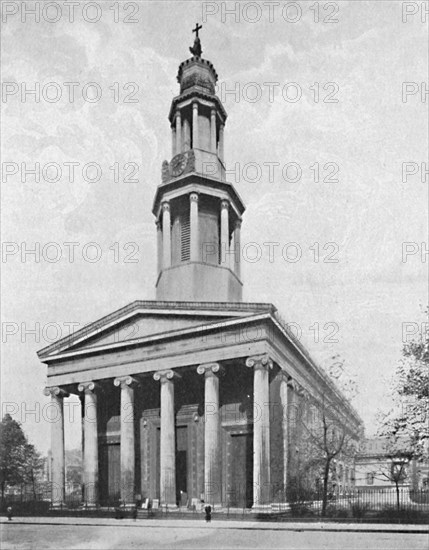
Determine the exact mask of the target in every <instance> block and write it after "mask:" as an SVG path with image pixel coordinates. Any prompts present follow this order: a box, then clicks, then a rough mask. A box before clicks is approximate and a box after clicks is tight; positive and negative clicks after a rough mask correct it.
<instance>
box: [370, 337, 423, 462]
mask: <svg viewBox="0 0 429 550" xmlns="http://www.w3.org/2000/svg"><path fill="white" fill-rule="evenodd" d="M393 384H394V386H393V391H394V407H393V408H392V409H391V410H389V411H388V412H387V414H383V413H381V415H380V416H381V417H380V421H381V426H380V429H379V435H382V436H386V437H388V439H389V440H390V441H391V442H392V445H395V444H396V445H397V446H398V445H399V446H403V442H404V441H406V442H407V445H408V451H411V452H412V455H413V457H414V458H417V459H419V458H420V459H423V458H426V459H427V458H429V423H428V410H429V332H426V333H425V334H420V335H419V336H418V337H417V338H415V339H414V340H412V341H410V342H407V343H405V345H404V347H403V350H402V359H401V361H400V363H399V366H398V368H397V370H396V374H395V379H394V381H393ZM399 450H401V449H399Z"/></svg>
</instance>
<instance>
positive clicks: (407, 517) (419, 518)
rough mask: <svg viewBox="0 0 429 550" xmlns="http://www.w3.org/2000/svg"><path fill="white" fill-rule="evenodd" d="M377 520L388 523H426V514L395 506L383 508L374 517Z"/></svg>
mask: <svg viewBox="0 0 429 550" xmlns="http://www.w3.org/2000/svg"><path fill="white" fill-rule="evenodd" d="M375 517H377V518H379V519H385V520H387V521H389V522H391V521H394V522H398V523H414V522H417V523H428V516H427V512H424V511H422V510H415V509H413V508H399V510H398V508H397V507H396V506H385V507H384V508H382V509H381V510H380V511H379V512H377V514H376V516H375Z"/></svg>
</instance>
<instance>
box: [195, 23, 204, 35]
mask: <svg viewBox="0 0 429 550" xmlns="http://www.w3.org/2000/svg"><path fill="white" fill-rule="evenodd" d="M202 28H203V26H202V25H198V23H196V26H195V29H192V32H195V33H197V38H198V31H199V30H200V29H202Z"/></svg>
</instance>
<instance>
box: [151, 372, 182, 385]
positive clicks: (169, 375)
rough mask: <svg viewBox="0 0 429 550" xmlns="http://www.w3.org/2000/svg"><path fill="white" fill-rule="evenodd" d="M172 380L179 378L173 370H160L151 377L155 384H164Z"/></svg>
mask: <svg viewBox="0 0 429 550" xmlns="http://www.w3.org/2000/svg"><path fill="white" fill-rule="evenodd" d="M173 378H181V377H180V375H179V374H177V372H174V371H173V370H171V369H170V370H160V371H158V372H155V373H154V375H153V379H154V380H156V381H157V382H161V384H162V383H165V382H167V381H168V380H173Z"/></svg>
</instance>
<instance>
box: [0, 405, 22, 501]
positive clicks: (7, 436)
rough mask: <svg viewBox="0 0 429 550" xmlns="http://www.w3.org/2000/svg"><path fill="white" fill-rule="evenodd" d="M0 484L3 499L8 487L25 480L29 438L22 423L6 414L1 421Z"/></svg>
mask: <svg viewBox="0 0 429 550" xmlns="http://www.w3.org/2000/svg"><path fill="white" fill-rule="evenodd" d="M0 442H1V445H0V484H1V494H2V499H4V492H5V489H6V487H8V486H12V485H18V484H19V483H22V482H23V478H24V471H25V456H26V445H27V438H26V437H25V435H24V432H23V431H22V428H21V425H20V424H19V422H16V420H13V418H12V417H11V416H10V414H6V415H5V416H4V418H3V420H2V421H1V423H0Z"/></svg>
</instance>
